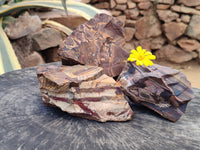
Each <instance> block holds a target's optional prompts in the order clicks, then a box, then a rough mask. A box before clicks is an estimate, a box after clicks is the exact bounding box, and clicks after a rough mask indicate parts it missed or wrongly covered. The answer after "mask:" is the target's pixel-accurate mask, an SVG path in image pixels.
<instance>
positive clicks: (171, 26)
mask: <svg viewBox="0 0 200 150" xmlns="http://www.w3.org/2000/svg"><path fill="white" fill-rule="evenodd" d="M186 28H187V25H186V24H184V23H182V22H180V23H176V22H170V23H165V24H164V25H163V30H164V33H165V35H166V37H167V38H168V39H169V40H170V41H173V40H175V39H177V38H178V37H180V36H181V35H183V34H184V33H185V30H186Z"/></svg>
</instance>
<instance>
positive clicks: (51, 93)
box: [37, 65, 133, 122]
mask: <svg viewBox="0 0 200 150" xmlns="http://www.w3.org/2000/svg"><path fill="white" fill-rule="evenodd" d="M102 71H103V68H101V67H97V66H87V65H85V66H83V65H76V66H47V67H39V68H38V69H37V76H38V80H39V86H40V91H41V95H42V101H43V103H44V104H47V105H53V106H57V107H59V108H60V109H61V110H62V111H66V112H68V113H69V114H71V115H75V116H79V117H83V118H87V119H91V120H97V121H100V122H106V121H127V120H131V119H132V117H133V111H132V110H131V107H130V106H129V104H128V102H127V101H126V99H125V96H124V94H123V92H122V91H121V89H120V87H119V85H118V84H117V82H116V81H115V80H114V79H113V78H112V77H109V76H107V75H105V74H103V75H102Z"/></svg>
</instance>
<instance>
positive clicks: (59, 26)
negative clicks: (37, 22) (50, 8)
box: [42, 20, 73, 35]
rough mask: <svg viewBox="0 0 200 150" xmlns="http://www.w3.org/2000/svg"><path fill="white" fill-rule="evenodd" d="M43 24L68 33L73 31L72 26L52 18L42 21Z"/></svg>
mask: <svg viewBox="0 0 200 150" xmlns="http://www.w3.org/2000/svg"><path fill="white" fill-rule="evenodd" d="M42 24H43V25H45V26H48V27H51V28H54V29H56V30H59V31H61V32H63V33H65V34H66V35H70V34H71V33H72V32H73V31H72V30H71V29H70V28H68V27H66V26H64V25H62V24H60V23H58V22H55V21H52V20H44V21H43V22H42Z"/></svg>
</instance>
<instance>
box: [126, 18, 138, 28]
mask: <svg viewBox="0 0 200 150" xmlns="http://www.w3.org/2000/svg"><path fill="white" fill-rule="evenodd" d="M135 24H136V20H131V19H126V22H125V26H126V27H135Z"/></svg>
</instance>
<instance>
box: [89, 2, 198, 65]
mask: <svg viewBox="0 0 200 150" xmlns="http://www.w3.org/2000/svg"><path fill="white" fill-rule="evenodd" d="M105 3H106V5H105ZM90 4H91V5H93V6H95V7H97V8H101V9H102V8H103V9H106V10H109V11H110V12H111V14H112V15H113V16H115V17H117V18H119V19H120V20H121V21H122V22H123V25H124V28H125V31H126V32H125V37H126V42H127V43H126V45H125V48H126V49H127V50H131V49H133V48H135V47H137V46H138V45H140V46H142V47H143V48H146V49H147V50H149V51H153V52H156V53H155V54H156V55H157V58H161V59H166V60H168V61H171V62H175V63H182V62H187V61H190V60H191V59H195V58H198V56H199V51H200V50H199V49H200V46H199V44H200V43H199V40H200V28H199V26H200V1H199V0H191V1H190V0H109V1H106V0H91V1H90ZM104 6H106V7H104ZM108 6H109V7H108ZM166 46H167V47H168V48H171V49H170V51H171V52H172V51H173V52H172V53H173V55H174V58H173V59H172V58H170V57H165V56H164V55H160V53H165V52H163V49H165V48H166ZM163 47H164V48H163ZM177 49H179V50H180V51H182V52H181V54H182V55H186V56H182V57H181V58H179V61H177V60H176V59H175V58H177V57H179V56H180V53H176V51H177ZM168 50H169V49H168ZM164 51H165V50H164ZM194 53H195V54H194ZM188 56H191V57H188Z"/></svg>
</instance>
